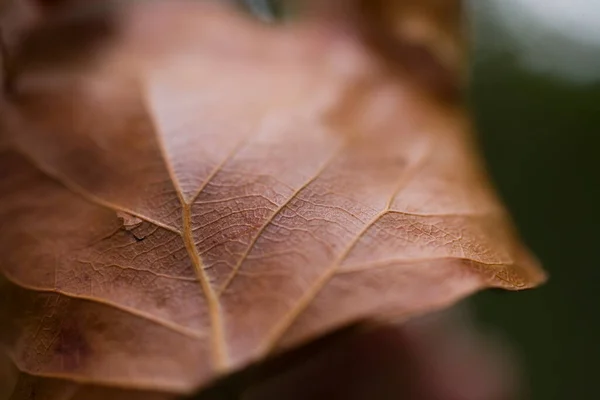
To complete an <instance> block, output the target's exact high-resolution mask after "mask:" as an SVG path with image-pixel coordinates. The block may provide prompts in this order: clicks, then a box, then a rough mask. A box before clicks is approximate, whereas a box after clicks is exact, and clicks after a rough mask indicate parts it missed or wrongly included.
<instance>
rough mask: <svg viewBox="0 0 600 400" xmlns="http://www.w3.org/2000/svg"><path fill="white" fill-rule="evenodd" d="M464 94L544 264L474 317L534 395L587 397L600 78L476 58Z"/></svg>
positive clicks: (593, 319) (598, 217)
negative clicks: (501, 341)
mask: <svg viewBox="0 0 600 400" xmlns="http://www.w3.org/2000/svg"><path fill="white" fill-rule="evenodd" d="M574 62H576V60H574ZM471 94H472V96H471V102H472V106H473V108H474V110H475V113H476V119H477V123H478V127H479V132H480V134H481V138H482V144H483V147H484V151H485V155H486V158H487V160H488V165H489V168H490V170H491V173H492V175H493V177H494V178H495V181H496V184H497V187H498V189H499V191H500V194H501V195H502V196H503V197H504V200H505V202H506V203H507V206H508V207H509V209H510V211H511V212H512V214H513V216H514V218H515V220H516V222H517V225H518V226H519V228H520V232H521V233H522V235H523V237H524V239H525V240H526V242H527V243H528V244H529V245H530V246H531V247H532V248H533V250H534V251H535V253H536V254H537V255H538V257H539V258H540V259H541V260H542V262H543V264H544V266H545V267H546V269H547V270H548V271H549V273H550V281H549V283H547V284H546V286H544V287H542V288H541V289H537V290H534V291H528V292H522V293H516V294H510V295H502V296H500V295H498V294H496V293H483V294H481V295H479V296H478V297H477V298H476V303H477V304H478V306H479V311H480V315H481V318H482V319H484V320H487V321H489V322H490V323H492V324H493V325H495V326H497V327H498V329H501V330H504V331H505V332H506V334H507V336H508V337H509V338H510V339H511V341H512V342H513V344H514V346H515V347H516V348H517V350H518V352H519V354H520V356H521V359H522V362H523V364H524V367H525V372H526V374H527V375H528V377H529V384H530V387H531V390H532V397H531V398H532V399H539V400H542V399H543V400H552V399H571V398H572V399H584V398H593V397H594V394H595V392H596V382H595V379H596V376H595V375H596V373H595V371H596V369H595V362H596V360H597V359H599V358H600V346H598V345H597V343H596V340H597V338H598V337H599V336H600V319H599V318H598V313H597V311H596V310H595V306H596V304H597V301H598V299H599V294H598V293H599V292H598V289H600V287H599V285H598V282H600V268H598V267H600V265H598V257H597V253H596V247H595V246H596V245H597V244H596V242H597V239H598V238H599V235H598V226H600V208H598V204H600V192H598V191H597V190H595V189H596V188H597V185H598V181H599V179H598V174H599V171H600V159H599V158H598V155H597V151H598V147H599V145H600V138H599V137H598V135H597V132H595V130H597V127H598V126H600V113H599V112H598V111H599V110H598V107H599V105H600V85H591V84H590V85H586V86H581V85H575V84H568V83H566V82H564V81H561V80H560V79H555V78H548V77H543V76H539V75H535V74H532V73H530V72H528V71H525V70H523V69H521V68H519V67H518V66H517V62H516V60H515V58H514V57H511V56H510V55H504V56H499V57H497V58H492V59H488V60H487V62H485V63H476V64H475V66H474V71H473V83H472V90H471Z"/></svg>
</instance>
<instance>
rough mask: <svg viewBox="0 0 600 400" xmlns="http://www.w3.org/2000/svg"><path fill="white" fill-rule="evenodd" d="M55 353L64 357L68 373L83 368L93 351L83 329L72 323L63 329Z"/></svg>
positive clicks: (63, 361)
mask: <svg viewBox="0 0 600 400" xmlns="http://www.w3.org/2000/svg"><path fill="white" fill-rule="evenodd" d="M54 353H55V354H56V355H58V356H60V357H62V365H63V368H64V369H65V370H66V371H73V370H76V369H78V368H80V367H81V365H82V364H83V363H84V362H85V360H86V359H87V358H89V357H90V355H91V353H92V351H91V348H90V346H89V344H88V342H87V340H86V338H85V336H84V335H83V333H82V331H81V329H80V328H79V327H78V326H77V325H76V324H74V323H71V324H65V325H64V326H62V327H61V329H60V332H59V334H58V340H57V343H56V347H55V348H54Z"/></svg>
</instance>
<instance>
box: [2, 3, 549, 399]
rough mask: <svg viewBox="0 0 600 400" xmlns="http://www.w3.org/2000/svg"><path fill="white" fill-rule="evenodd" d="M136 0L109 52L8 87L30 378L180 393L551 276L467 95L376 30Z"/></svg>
mask: <svg viewBox="0 0 600 400" xmlns="http://www.w3.org/2000/svg"><path fill="white" fill-rule="evenodd" d="M134 10H136V12H131V11H130V12H129V13H128V14H126V15H127V17H123V18H122V19H123V21H125V22H123V21H121V26H120V31H119V34H118V37H117V38H116V39H113V40H112V42H110V45H108V46H106V47H105V48H103V49H102V50H101V51H99V53H100V55H96V56H95V57H94V63H93V65H89V64H91V63H87V64H86V65H83V66H81V65H74V66H70V67H68V68H63V69H57V68H52V66H47V67H45V68H39V67H37V68H33V67H32V68H31V70H30V71H27V70H25V71H22V73H21V76H20V77H19V82H18V84H19V85H18V89H17V91H16V93H15V94H13V96H12V97H11V98H10V99H9V100H8V101H5V102H4V104H3V105H2V109H1V112H2V116H1V117H2V124H3V126H2V131H1V132H2V134H3V135H4V140H2V141H1V142H0V170H2V171H10V173H9V174H3V176H2V177H0V193H2V198H1V199H0V221H2V230H0V270H1V271H2V275H3V276H4V281H0V284H1V285H2V286H0V287H1V288H2V290H1V291H0V296H1V297H0V299H1V300H2V301H3V303H2V306H1V307H0V324H1V325H2V326H3V327H7V328H3V329H2V332H0V335H1V339H2V344H3V347H4V348H5V349H6V354H7V355H8V356H9V357H10V359H11V360H12V362H13V363H14V365H16V366H17V368H18V370H20V371H21V372H22V374H21V375H20V378H19V383H18V385H17V391H16V392H15V393H16V394H15V396H16V397H14V398H15V399H21V398H28V397H27V396H28V394H27V393H31V391H32V390H34V389H33V388H36V389H35V390H36V391H37V393H49V394H48V395H47V398H52V399H53V398H61V399H62V398H72V399H94V398H99V399H100V398H107V396H108V395H109V394H110V396H111V398H117V399H118V398H119V397H118V396H124V397H123V398H128V399H129V398H133V397H132V396H133V394H132V393H133V392H131V391H126V390H112V389H110V387H116V388H123V389H136V390H140V392H136V394H135V395H136V396H140V398H153V397H152V396H155V397H156V398H157V399H163V398H168V397H169V395H167V394H160V392H164V393H184V392H189V391H190V390H192V389H194V388H195V387H196V386H199V385H206V384H207V383H209V382H210V381H211V380H213V379H215V377H216V376H218V375H220V374H223V373H226V372H230V371H232V370H234V369H238V368H241V367H242V366H245V365H247V364H249V363H250V362H252V361H255V360H258V359H261V358H263V357H265V355H267V354H269V353H271V352H273V351H279V350H280V349H285V348H289V347H290V346H293V345H297V344H299V343H302V342H306V341H307V340H309V339H311V338H314V337H316V336H317V335H319V334H322V333H324V332H326V331H330V330H332V329H335V328H337V327H340V326H342V325H345V324H348V323H350V322H353V321H357V320H361V319H365V318H376V317H379V318H383V317H385V318H389V317H393V318H408V317H410V316H413V315H416V314H419V313H423V312H426V311H429V310H432V309H435V308H439V307H444V306H447V305H448V304H450V303H452V302H454V301H456V300H458V299H459V298H461V297H463V296H465V295H468V294H470V293H472V292H473V291H476V290H479V289H481V288H483V287H489V286H495V287H503V288H508V289H521V288H527V287H531V286H533V285H535V284H537V283H539V282H540V281H542V280H543V273H542V272H541V270H540V269H539V268H538V267H537V265H536V263H535V261H533V260H532V259H531V258H530V257H529V255H528V254H527V252H526V251H525V250H524V249H523V248H522V247H521V246H520V244H519V243H518V242H517V241H516V240H515V238H514V235H513V232H512V227H511V226H510V224H509V223H508V222H507V216H506V215H505V212H504V211H503V209H502V208H501V206H500V205H499V204H498V202H497V201H496V200H495V198H494V196H493V193H492V191H491V190H490V188H489V187H488V184H487V183H486V176H485V174H484V173H483V172H482V170H481V168H480V166H479V161H478V160H477V158H476V156H474V151H473V149H472V145H471V139H470V136H469V134H468V133H467V132H468V124H467V123H466V122H465V121H464V118H463V116H462V112H461V111H460V110H458V109H456V108H455V107H454V106H450V105H448V104H444V103H441V102H438V101H436V100H435V99H434V98H433V97H431V96H429V95H428V94H427V93H424V92H423V90H421V89H420V88H419V87H418V86H415V85H412V84H411V83H410V81H409V80H407V78H406V77H405V76H403V75H402V74H395V73H391V72H390V71H389V70H388V69H386V68H385V67H383V66H382V65H381V62H380V61H377V60H376V59H375V58H374V57H371V55H370V54H369V52H368V51H367V50H366V49H365V48H364V47H363V45H362V44H361V43H356V42H355V41H353V40H352V39H350V38H349V37H345V36H342V35H337V34H335V32H330V31H327V30H318V31H315V30H304V28H302V27H297V28H288V29H283V28H273V27H266V26H260V25H257V24H255V23H253V22H252V21H248V20H246V19H244V18H243V17H240V16H238V15H234V14H231V13H229V12H227V11H224V10H222V9H220V8H218V7H212V6H208V5H200V4H195V5H194V4H191V3H182V4H173V3H170V4H167V3H166V2H164V3H163V4H160V3H159V4H155V5H152V6H150V5H146V6H144V7H138V8H134ZM174 11H176V12H174ZM157 15H160V18H159V19H157V18H156V16H157ZM275 29H278V30H277V31H275ZM157 31H158V32H161V33H164V35H161V36H160V37H158V38H157V36H156V35H155V34H151V33H152V32H157ZM150 38H151V39H150ZM61 68H62V67H61ZM4 142H5V143H6V145H3V144H2V143H4ZM143 389H146V390H155V391H157V392H153V394H152V393H143V392H141V390H143ZM71 392H72V393H71ZM0 393H1V392H0ZM142 395H143V396H142ZM53 396H54V397H53ZM61 396H62V397H61ZM94 396H96V397H94ZM44 398H46V397H44Z"/></svg>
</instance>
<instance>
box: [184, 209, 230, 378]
mask: <svg viewBox="0 0 600 400" xmlns="http://www.w3.org/2000/svg"><path fill="white" fill-rule="evenodd" d="M191 217H192V215H191V207H190V205H189V204H185V203H184V204H183V233H182V236H183V241H184V242H185V247H186V249H187V252H188V255H189V257H190V258H191V260H192V263H193V264H194V270H195V271H196V276H197V277H198V281H199V282H200V284H201V286H202V290H203V291H204V294H205V296H206V300H207V303H208V311H209V316H210V321H211V326H212V334H211V341H212V346H211V352H212V360H213V365H214V367H215V369H216V370H218V371H221V370H223V369H225V368H226V366H227V353H226V350H225V340H224V335H223V321H222V318H221V311H220V304H219V299H218V298H217V295H216V293H215V291H214V290H213V287H212V285H211V284H210V281H209V279H208V276H207V275H206V272H205V271H204V268H203V263H202V260H201V258H200V254H198V249H197V248H196V244H195V243H194V239H193V235H192V222H191V221H192V218H191Z"/></svg>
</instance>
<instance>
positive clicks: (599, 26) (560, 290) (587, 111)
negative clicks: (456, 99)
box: [249, 0, 600, 400]
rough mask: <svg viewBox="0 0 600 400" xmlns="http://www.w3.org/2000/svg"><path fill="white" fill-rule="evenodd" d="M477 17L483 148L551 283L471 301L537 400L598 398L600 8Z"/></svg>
mask: <svg viewBox="0 0 600 400" xmlns="http://www.w3.org/2000/svg"><path fill="white" fill-rule="evenodd" d="M249 3H254V5H255V6H257V7H260V6H261V4H263V3H264V2H261V1H249ZM467 14H468V17H469V21H470V28H471V32H472V33H473V36H472V47H473V49H472V50H473V53H472V54H471V88H470V103H471V106H472V108H473V110H474V112H475V116H476V123H477V126H478V131H479V134H480V142H481V145H482V147H483V150H484V153H485V156H486V160H487V162H488V167H489V170H490V172H491V174H492V176H493V178H494V180H495V183H496V186H497V188H498V190H499V192H500V195H501V197H502V198H503V200H504V202H505V203H506V205H507V207H508V208H509V210H510V211H511V213H512V215H513V217H514V219H515V220H516V223H517V225H518V228H519V230H520V232H521V235H522V236H523V239H524V240H525V241H526V243H527V244H528V245H529V246H530V247H531V248H532V249H533V250H534V252H535V253H536V254H537V256H538V257H539V258H540V259H541V261H542V262H543V264H544V267H545V268H546V269H547V270H548V271H549V274H550V281H549V282H548V283H547V284H546V285H545V286H543V287H542V288H539V289H536V290H533V291H525V292H519V293H505V292H500V291H491V292H485V293H482V294H479V295H477V296H475V298H474V299H472V300H471V303H472V304H473V305H474V308H475V310H476V311H477V315H478V316H479V319H480V321H481V322H482V323H483V324H484V326H487V328H488V329H489V330H491V331H492V332H495V333H496V334H498V335H500V336H501V337H503V338H504V339H506V341H507V342H509V343H510V345H511V346H512V348H513V349H514V350H515V352H516V355H517V357H518V359H519V361H520V363H521V370H520V371H519V372H520V374H521V375H522V377H521V379H522V383H523V386H524V389H525V393H524V396H526V398H529V399H532V400H553V399H556V400H558V399H590V398H595V397H596V396H597V394H596V392H597V384H596V380H597V377H596V372H595V371H596V362H597V360H598V359H600V345H599V344H598V338H599V337H600V318H599V317H598V312H597V311H596V305H597V304H598V300H600V284H599V282H600V268H599V267H600V261H599V257H598V255H597V249H598V244H597V241H598V239H600V235H599V234H598V232H600V229H599V227H600V207H599V206H600V191H598V190H597V186H598V183H599V182H600V179H599V178H600V177H599V175H600V157H598V155H597V154H598V150H599V148H600V137H599V136H598V132H597V131H598V129H599V128H600V4H599V3H598V2H595V1H594V0H553V1H547V0H470V1H469V2H468V10H467ZM456 362H457V363H460V362H461V360H456Z"/></svg>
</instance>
